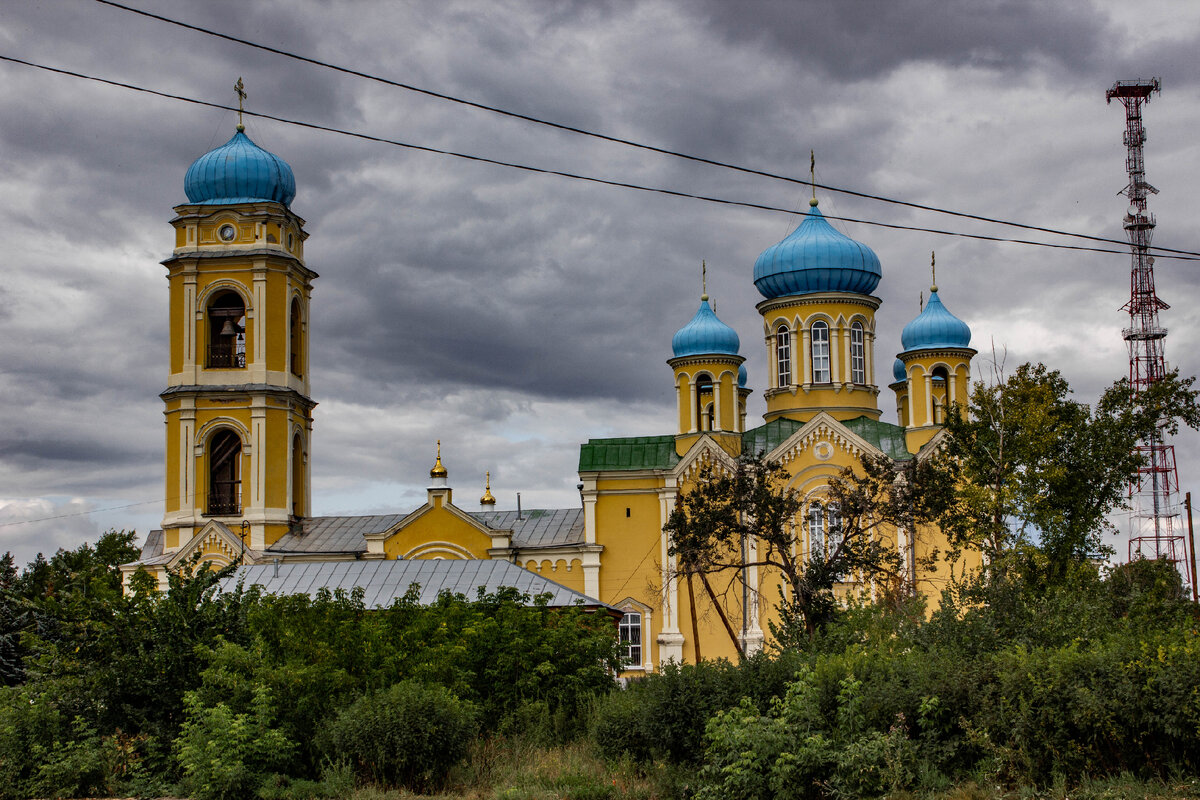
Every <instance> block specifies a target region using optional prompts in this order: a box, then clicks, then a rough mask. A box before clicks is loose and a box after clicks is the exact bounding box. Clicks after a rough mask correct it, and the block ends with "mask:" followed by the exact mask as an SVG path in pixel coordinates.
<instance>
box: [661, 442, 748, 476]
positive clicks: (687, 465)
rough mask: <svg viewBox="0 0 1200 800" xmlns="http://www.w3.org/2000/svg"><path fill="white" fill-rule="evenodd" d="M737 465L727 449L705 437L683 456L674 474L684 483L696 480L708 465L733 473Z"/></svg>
mask: <svg viewBox="0 0 1200 800" xmlns="http://www.w3.org/2000/svg"><path fill="white" fill-rule="evenodd" d="M736 464H737V461H736V460H735V459H734V458H733V456H731V455H729V453H727V452H726V451H725V448H723V447H721V445H719V444H717V443H716V442H715V441H713V439H712V437H711V436H707V435H705V436H701V437H700V438H699V439H697V440H696V443H695V444H693V445H692V446H691V447H690V448H689V449H688V451H687V452H686V453H684V454H683V458H681V459H680V460H679V463H678V464H676V465H675V467H674V469H673V470H672V472H673V473H674V475H675V476H676V479H677V480H678V481H679V482H680V483H682V482H684V481H687V480H691V479H692V478H695V477H696V475H697V474H698V473H699V472H700V470H701V468H703V467H704V466H706V465H711V466H713V467H714V468H717V469H720V470H724V471H727V472H733V470H734V467H735V466H736Z"/></svg>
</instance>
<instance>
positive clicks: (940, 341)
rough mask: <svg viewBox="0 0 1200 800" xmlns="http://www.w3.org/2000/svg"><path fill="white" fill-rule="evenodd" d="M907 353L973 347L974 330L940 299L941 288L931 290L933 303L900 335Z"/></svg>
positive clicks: (931, 301)
mask: <svg viewBox="0 0 1200 800" xmlns="http://www.w3.org/2000/svg"><path fill="white" fill-rule="evenodd" d="M900 344H901V345H902V346H903V347H904V352H906V353H907V352H909V351H911V350H929V349H933V348H939V347H970V346H971V329H970V328H969V327H967V323H965V322H963V321H962V320H961V319H959V318H958V317H956V316H954V315H953V314H951V313H950V312H949V311H947V310H946V307H945V306H944V305H942V301H941V300H940V299H939V298H938V293H937V287H936V286H934V287H932V288H931V289H930V291H929V302H928V303H926V304H925V308H923V309H922V310H921V313H920V314H918V315H917V318H916V319H914V320H913V321H912V322H910V323H908V324H907V325H905V326H904V331H903V332H902V333H901V334H900Z"/></svg>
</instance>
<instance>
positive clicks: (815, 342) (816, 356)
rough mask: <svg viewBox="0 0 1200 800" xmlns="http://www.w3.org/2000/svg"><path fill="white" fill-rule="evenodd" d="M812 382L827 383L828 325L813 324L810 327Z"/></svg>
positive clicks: (828, 378) (824, 323)
mask: <svg viewBox="0 0 1200 800" xmlns="http://www.w3.org/2000/svg"><path fill="white" fill-rule="evenodd" d="M812 381H813V383H829V382H830V377H829V324H828V323H826V322H814V323H813V326H812Z"/></svg>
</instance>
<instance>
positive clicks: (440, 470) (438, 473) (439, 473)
mask: <svg viewBox="0 0 1200 800" xmlns="http://www.w3.org/2000/svg"><path fill="white" fill-rule="evenodd" d="M449 474H450V473H448V472H446V468H445V467H443V466H442V440H441V439H438V443H437V461H436V462H435V463H434V465H433V469H431V470H429V477H431V478H444V477H446V476H447V475H449Z"/></svg>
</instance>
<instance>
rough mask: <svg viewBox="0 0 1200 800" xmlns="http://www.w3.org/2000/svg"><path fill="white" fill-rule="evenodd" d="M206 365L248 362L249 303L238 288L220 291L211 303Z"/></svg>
mask: <svg viewBox="0 0 1200 800" xmlns="http://www.w3.org/2000/svg"><path fill="white" fill-rule="evenodd" d="M207 366H208V367H209V368H210V369H234V368H238V367H244V366H246V304H245V303H243V302H242V297H241V295H239V294H238V293H237V292H221V293H220V294H219V295H217V296H216V297H214V298H213V301H212V302H211V303H209V304H208V362H207Z"/></svg>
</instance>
